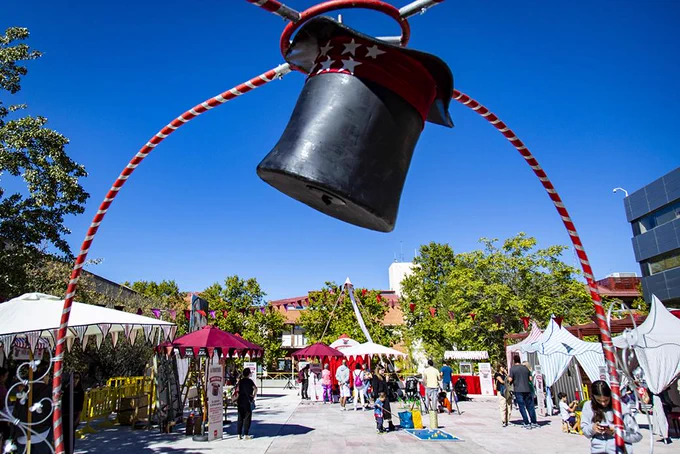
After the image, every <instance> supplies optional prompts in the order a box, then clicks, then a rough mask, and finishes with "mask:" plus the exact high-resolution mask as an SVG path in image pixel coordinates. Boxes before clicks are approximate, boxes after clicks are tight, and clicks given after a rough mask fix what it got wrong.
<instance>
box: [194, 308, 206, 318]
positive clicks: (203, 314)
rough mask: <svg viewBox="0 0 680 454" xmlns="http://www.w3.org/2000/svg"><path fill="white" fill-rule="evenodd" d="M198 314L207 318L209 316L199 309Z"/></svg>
mask: <svg viewBox="0 0 680 454" xmlns="http://www.w3.org/2000/svg"><path fill="white" fill-rule="evenodd" d="M196 312H198V313H199V314H200V315H202V316H204V317H207V316H208V315H207V314H206V313H205V311H204V310H200V309H199V310H197V311H196Z"/></svg>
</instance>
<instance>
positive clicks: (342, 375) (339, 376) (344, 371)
mask: <svg viewBox="0 0 680 454" xmlns="http://www.w3.org/2000/svg"><path fill="white" fill-rule="evenodd" d="M335 379H336V380H337V381H338V385H339V386H340V405H341V406H342V410H343V411H345V410H346V408H345V405H346V404H347V398H348V397H349V395H350V390H349V367H347V360H346V359H343V360H342V366H340V367H338V370H336V371H335Z"/></svg>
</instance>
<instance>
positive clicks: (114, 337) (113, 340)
mask: <svg viewBox="0 0 680 454" xmlns="http://www.w3.org/2000/svg"><path fill="white" fill-rule="evenodd" d="M111 343H112V344H113V348H116V344H117V343H118V331H111Z"/></svg>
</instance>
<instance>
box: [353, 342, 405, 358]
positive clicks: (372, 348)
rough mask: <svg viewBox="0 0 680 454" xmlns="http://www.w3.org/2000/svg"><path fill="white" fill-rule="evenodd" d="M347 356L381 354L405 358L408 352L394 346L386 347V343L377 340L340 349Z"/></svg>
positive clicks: (382, 355)
mask: <svg viewBox="0 0 680 454" xmlns="http://www.w3.org/2000/svg"><path fill="white" fill-rule="evenodd" d="M340 351H341V352H342V353H343V354H344V355H345V356H347V357H352V356H353V357H359V356H366V355H368V356H381V357H388V358H405V357H406V353H403V352H400V351H399V350H395V349H393V348H389V347H385V346H384V345H379V344H376V343H375V342H365V343H363V344H359V345H357V346H355V347H350V348H345V349H342V350H340Z"/></svg>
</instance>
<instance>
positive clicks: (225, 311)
mask: <svg viewBox="0 0 680 454" xmlns="http://www.w3.org/2000/svg"><path fill="white" fill-rule="evenodd" d="M227 315H229V311H227V310H226V309H225V310H223V311H222V317H224V318H227Z"/></svg>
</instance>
